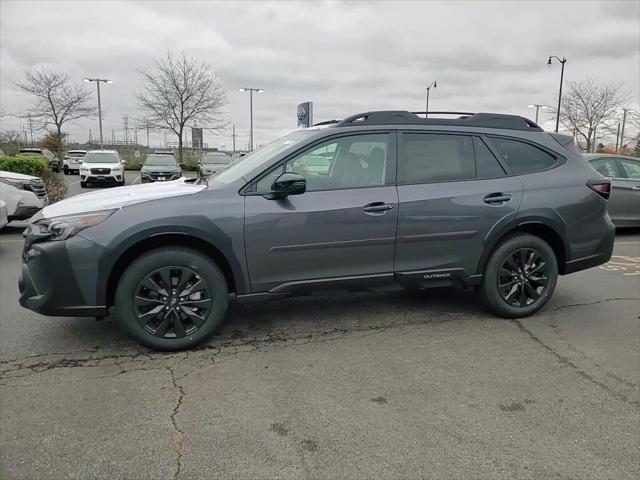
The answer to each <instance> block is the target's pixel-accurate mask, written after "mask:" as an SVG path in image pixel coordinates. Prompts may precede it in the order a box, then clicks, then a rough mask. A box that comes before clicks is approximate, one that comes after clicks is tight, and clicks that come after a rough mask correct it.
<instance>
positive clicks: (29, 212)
mask: <svg viewBox="0 0 640 480" xmlns="http://www.w3.org/2000/svg"><path fill="white" fill-rule="evenodd" d="M40 210H42V207H34V206H26V205H21V206H19V207H18V208H16V211H15V212H13V215H11V217H10V220H26V219H28V218H31V217H33V216H34V215H35V214H36V213H38V212H39V211H40Z"/></svg>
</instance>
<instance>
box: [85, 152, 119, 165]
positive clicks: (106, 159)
mask: <svg viewBox="0 0 640 480" xmlns="http://www.w3.org/2000/svg"><path fill="white" fill-rule="evenodd" d="M83 161H84V163H119V162H120V159H119V158H118V155H116V154H115V153H113V152H89V153H87V154H86V155H85V157H84V160H83Z"/></svg>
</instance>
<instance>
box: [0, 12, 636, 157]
mask: <svg viewBox="0 0 640 480" xmlns="http://www.w3.org/2000/svg"><path fill="white" fill-rule="evenodd" d="M637 10H638V9H637V2H600V3H594V2H585V3H581V4H580V8H576V3H575V2H572V1H567V2H554V3H553V9H552V11H551V10H550V9H549V5H548V4H546V3H541V2H535V1H524V2H501V1H483V2H477V1H474V2H472V1H466V2H464V1H459V2H436V1H430V2H416V1H395V2H391V1H389V2H373V1H371V2H370V1H357V2H356V1H352V2H340V1H329V2H294V1H281V2H248V1H243V2H231V1H229V2H189V1H184V2H177V1H169V0H164V1H155V2H152V1H139V2H119V1H110V0H106V1H100V0H96V1H92V2H76V1H69V2H64V1H57V2H46V1H35V0H34V1H29V2H19V1H12V0H3V1H2V2H1V3H0V14H1V15H0V63H1V65H2V68H1V72H0V103H1V104H2V105H1V106H2V108H3V109H4V110H7V111H11V112H16V111H21V110H23V109H24V108H25V107H26V106H27V105H28V101H29V99H28V98H26V97H24V96H19V95H16V91H15V89H14V88H13V86H12V82H15V81H17V80H19V79H20V78H21V77H22V75H23V73H24V71H25V70H27V69H30V68H34V67H38V66H41V65H46V66H48V67H49V68H53V69H57V70H62V71H65V72H68V73H69V74H70V75H72V77H73V78H75V79H78V81H80V80H81V79H82V77H84V76H87V75H91V76H94V75H96V76H98V75H99V76H102V77H107V78H111V79H113V84H111V85H108V86H105V88H104V89H103V90H102V100H103V105H104V107H105V110H106V114H105V122H104V130H105V136H107V137H110V136H111V131H112V130H113V132H114V135H115V136H117V137H121V136H122V135H123V128H122V116H123V115H124V114H128V115H130V116H131V117H135V116H136V114H137V111H136V105H135V97H134V93H135V92H136V91H138V90H139V89H140V86H141V85H140V82H141V76H140V73H139V70H140V69H142V68H145V67H146V66H148V65H150V64H151V63H152V62H153V59H154V58H156V57H158V56H162V55H163V54H164V53H165V52H166V51H167V50H169V49H170V50H173V51H176V52H182V51H184V52H185V53H187V54H189V55H192V56H196V57H198V58H199V59H201V60H203V61H205V62H207V63H208V64H210V65H211V67H212V68H213V69H214V70H215V71H216V72H217V73H218V74H219V75H220V77H221V78H222V80H223V82H224V84H225V86H226V88H227V90H228V98H229V104H228V105H227V107H226V109H225V110H226V112H227V115H226V118H225V120H226V121H228V122H229V128H228V129H226V130H225V131H224V132H219V133H213V132H206V133H205V141H206V142H207V143H209V144H210V145H218V144H220V143H225V144H226V145H230V144H231V126H232V125H235V126H236V133H237V134H238V135H239V136H240V137H239V138H240V140H241V141H243V142H246V139H247V138H248V128H249V106H248V103H249V99H248V98H247V97H248V95H247V94H246V93H240V92H238V88H239V87H245V86H252V87H260V88H264V89H265V93H264V94H262V95H257V96H255V97H254V107H255V129H256V133H255V136H256V139H257V141H258V143H264V142H267V141H269V140H271V139H273V138H274V136H276V135H278V134H280V133H281V132H283V131H286V130H288V129H293V128H295V121H296V120H295V119H296V117H295V113H296V105H297V104H298V103H300V102H302V101H305V100H312V101H314V104H315V108H314V110H315V116H316V120H318V121H320V120H326V119H333V118H340V117H344V116H347V115H350V114H353V113H356V112H359V111H367V110H372V109H378V108H379V109H394V110H396V109H409V110H423V109H424V103H425V87H426V85H427V83H428V82H431V81H433V80H437V81H438V88H437V89H435V90H433V91H432V95H431V100H430V105H431V108H434V109H438V110H464V111H467V110H468V111H483V110H484V111H487V110H493V111H501V112H510V113H516V114H522V115H528V116H531V114H532V112H531V111H530V110H529V109H527V105H528V104H530V103H544V102H545V101H547V100H548V99H549V98H553V97H555V96H556V95H557V87H558V80H559V65H556V64H554V65H552V66H551V67H547V66H546V60H547V58H548V56H549V55H550V54H553V55H559V56H563V55H564V56H567V58H568V59H569V62H568V63H567V69H566V79H567V81H569V80H579V79H581V78H585V77H586V76H588V75H591V76H592V77H594V78H596V79H598V80H601V81H614V82H616V83H624V84H626V85H627V88H628V89H631V90H634V89H635V91H634V92H632V93H633V95H634V102H635V104H637V103H638V96H639V95H640V93H639V92H637V85H639V84H640V74H639V71H640V65H639V64H638V62H639V59H638V42H637V40H638V37H639V36H640V27H639V26H638V22H637V18H638V12H637ZM634 15H635V17H634ZM630 18H631V20H630ZM633 18H635V19H636V20H635V21H632V20H633ZM2 122H3V123H2V125H1V126H0V128H2V129H4V128H18V129H19V128H20V125H19V121H18V120H15V119H11V118H3V119H2ZM95 123H96V122H93V121H90V120H86V121H80V122H78V123H77V124H76V125H73V126H70V128H69V130H70V133H71V135H72V138H75V139H78V140H85V139H86V138H87V136H88V132H89V129H90V128H91V129H92V132H93V136H94V137H95V136H96V130H97V125H96V124H95ZM161 141H162V135H159V134H155V135H153V136H152V142H156V143H158V142H161Z"/></svg>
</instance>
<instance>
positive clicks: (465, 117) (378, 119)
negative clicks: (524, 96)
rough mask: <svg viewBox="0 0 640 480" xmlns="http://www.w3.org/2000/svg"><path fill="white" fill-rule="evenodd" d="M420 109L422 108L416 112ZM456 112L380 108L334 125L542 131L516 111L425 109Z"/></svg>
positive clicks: (352, 116)
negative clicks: (440, 126)
mask: <svg viewBox="0 0 640 480" xmlns="http://www.w3.org/2000/svg"><path fill="white" fill-rule="evenodd" d="M418 113H424V112H418ZM438 113H439V114H448V115H460V117H458V118H431V117H429V118H422V117H419V116H417V115H416V114H415V113H412V112H408V111H403V110H381V111H374V112H364V113H358V114H356V115H351V116H350V117H347V118H345V119H344V120H341V121H339V122H338V123H336V124H335V127H349V126H354V125H450V126H459V127H481V128H502V129H506V130H527V131H534V132H542V131H544V130H543V129H542V128H540V127H539V126H538V124H536V123H535V122H533V121H531V120H529V119H528V118H525V117H521V116H519V115H506V114H503V113H469V112H429V114H430V115H431V114H438Z"/></svg>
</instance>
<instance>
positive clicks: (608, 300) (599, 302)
mask: <svg viewBox="0 0 640 480" xmlns="http://www.w3.org/2000/svg"><path fill="white" fill-rule="evenodd" d="M620 300H635V301H640V297H615V298H604V299H602V300H596V301H595V302H583V303H568V304H566V305H558V306H557V307H553V308H551V309H550V311H551V312H557V311H558V310H563V309H565V308H573V307H589V306H591V305H599V304H601V303H607V302H617V301H620Z"/></svg>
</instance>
